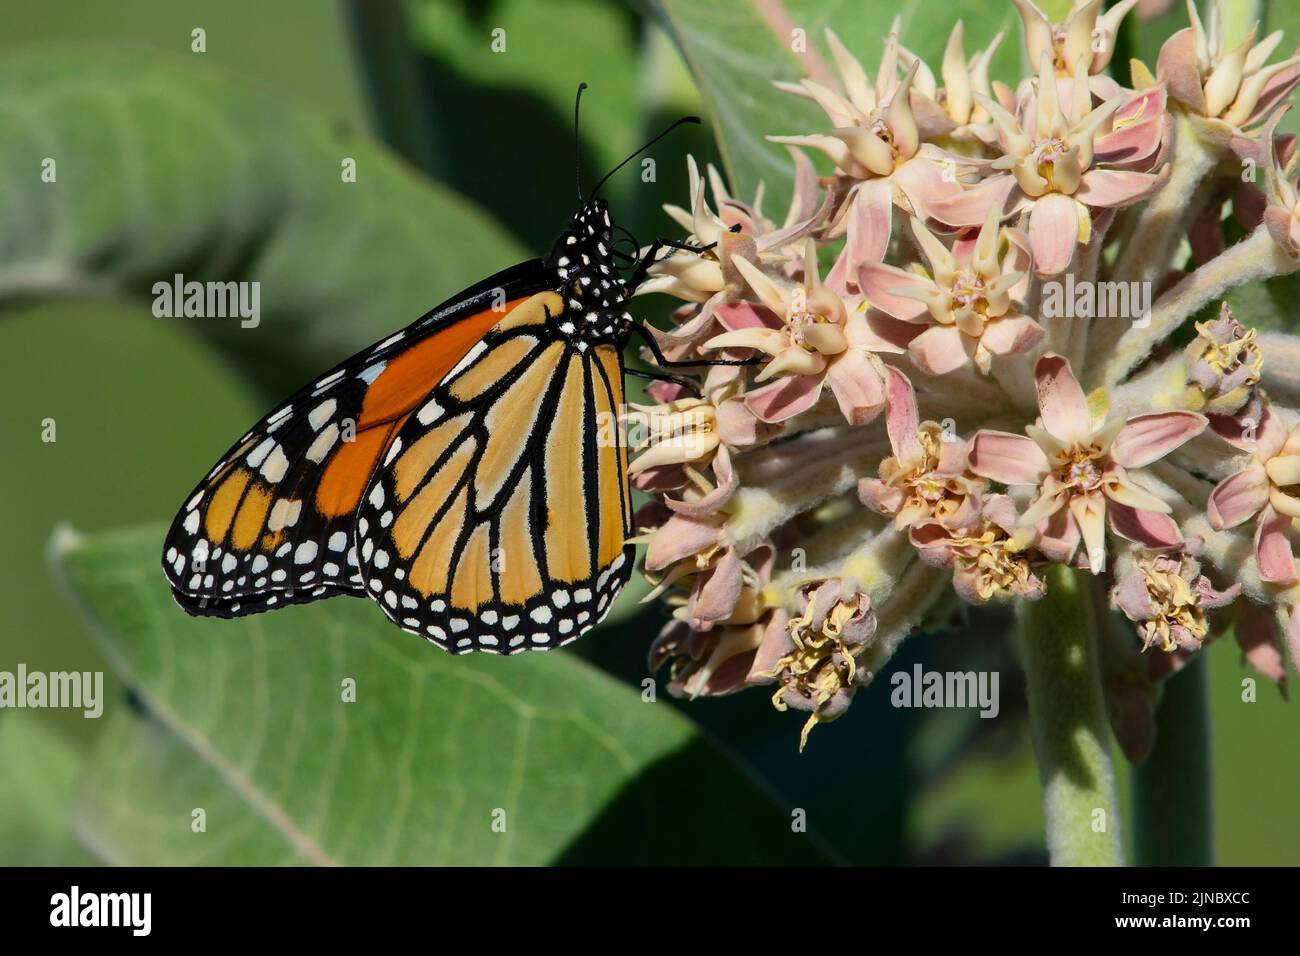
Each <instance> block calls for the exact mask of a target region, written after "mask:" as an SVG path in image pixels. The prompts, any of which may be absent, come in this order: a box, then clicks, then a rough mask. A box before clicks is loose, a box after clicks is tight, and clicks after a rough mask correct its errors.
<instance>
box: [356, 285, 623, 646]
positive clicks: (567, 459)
mask: <svg viewBox="0 0 1300 956" xmlns="http://www.w3.org/2000/svg"><path fill="white" fill-rule="evenodd" d="M563 307H564V303H563V300H562V299H561V298H560V297H559V296H558V295H555V294H554V293H549V292H546V293H539V294H538V295H536V296H534V297H533V298H531V299H530V300H528V301H527V302H524V303H523V304H521V305H520V306H519V307H518V308H517V309H515V310H514V311H513V312H512V313H511V314H510V315H509V316H508V317H506V318H505V319H504V320H503V321H502V322H501V323H500V324H499V325H498V326H497V327H496V328H495V329H494V330H493V331H492V332H490V333H488V334H487V335H486V336H485V337H484V340H483V343H482V346H481V348H479V349H478V350H477V354H475V355H474V356H473V359H472V361H471V362H469V363H466V364H465V365H464V367H463V368H462V369H461V370H459V372H458V374H456V375H454V376H451V377H449V378H448V379H447V380H446V381H444V382H442V383H440V384H439V385H438V386H437V387H436V388H435V389H434V390H433V391H432V393H431V394H430V396H429V397H428V399H427V400H426V402H425V403H424V404H423V405H422V406H421V407H420V408H419V409H418V410H417V412H416V414H414V415H412V416H410V417H409V418H408V419H407V420H406V422H405V424H404V425H403V426H402V428H401V430H400V431H399V433H398V434H397V436H396V437H395V439H394V440H393V443H392V446H391V447H390V449H389V453H388V455H387V456H386V461H385V463H384V466H383V467H382V468H381V469H380V470H379V471H378V472H377V474H376V476H375V478H374V480H373V482H372V484H371V485H370V487H369V489H368V491H367V494H366V497H365V500H364V502H363V505H362V509H361V512H360V518H359V521H358V541H359V545H360V557H361V563H362V566H363V568H362V575H363V578H364V579H365V582H366V587H367V589H368V590H369V591H370V593H371V596H372V597H373V598H375V600H376V601H377V602H378V603H379V605H380V606H381V607H382V608H383V609H384V611H385V613H386V614H388V616H389V617H390V618H392V619H393V621H394V622H396V623H397V624H398V625H400V626H401V627H402V628H404V629H406V630H409V631H412V632H414V633H418V634H420V635H421V636H423V637H426V638H427V639H429V640H432V641H434V642H435V643H437V644H438V645H439V646H442V647H444V648H446V649H448V650H452V651H458V652H464V651H471V650H487V651H495V652H498V653H512V652H514V651H519V650H525V649H539V648H547V647H552V646H556V645H559V644H564V643H567V642H568V641H570V640H573V639H575V638H576V637H578V636H579V635H580V634H582V633H585V632H586V631H587V630H589V629H590V628H591V627H592V626H593V625H594V624H595V623H596V622H597V621H598V620H599V619H600V618H601V617H603V616H604V613H605V611H606V610H607V609H608V607H609V604H610V603H611V602H612V600H613V598H614V596H615V595H616V594H617V593H618V591H619V589H620V588H621V587H622V585H623V583H624V582H626V580H627V577H628V575H629V573H630V571H631V564H632V555H631V553H630V552H631V551H632V549H631V547H625V545H624V541H625V539H626V536H627V533H628V526H629V524H630V504H629V494H628V488H627V483H626V478H625V474H626V467H625V465H626V452H625V450H624V448H623V445H622V441H621V432H620V431H619V430H618V429H617V428H613V429H610V428H608V427H606V428H604V429H598V428H597V427H596V426H597V424H598V423H602V422H605V423H607V422H609V421H611V420H614V419H615V418H616V415H617V410H618V408H619V406H620V404H621V401H622V367H621V365H620V360H619V355H618V352H617V350H616V349H615V348H614V347H613V346H612V345H596V346H594V347H587V346H586V345H580V344H577V343H575V342H574V341H572V340H570V339H567V338H565V337H564V336H563V335H562V334H560V333H559V332H558V331H557V327H556V322H555V317H556V316H558V315H560V314H561V312H562V311H563ZM610 436H613V440H610ZM625 551H626V552H627V553H625Z"/></svg>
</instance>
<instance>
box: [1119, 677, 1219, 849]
mask: <svg viewBox="0 0 1300 956" xmlns="http://www.w3.org/2000/svg"><path fill="white" fill-rule="evenodd" d="M1208 670H1209V668H1208V666H1207V664H1206V656H1205V653H1204V652H1202V653H1200V654H1197V655H1196V656H1195V657H1193V658H1192V659H1191V660H1190V661H1189V662H1188V663H1187V664H1186V666H1184V667H1183V669H1182V670H1181V671H1179V672H1178V673H1177V674H1175V675H1174V676H1173V677H1171V678H1169V680H1168V681H1166V682H1165V686H1164V694H1163V696H1162V697H1161V698H1160V704H1159V706H1158V707H1157V708H1156V745H1155V749H1154V750H1152V751H1151V756H1149V757H1148V758H1147V759H1146V760H1145V761H1144V762H1143V763H1142V764H1141V765H1139V766H1137V767H1135V768H1134V771H1133V856H1134V860H1135V862H1136V863H1137V864H1138V865H1139V866H1212V865H1213V864H1214V812H1213V796H1212V781H1211V779H1210V719H1209V716H1210V712H1209V682H1208V680H1207V673H1208Z"/></svg>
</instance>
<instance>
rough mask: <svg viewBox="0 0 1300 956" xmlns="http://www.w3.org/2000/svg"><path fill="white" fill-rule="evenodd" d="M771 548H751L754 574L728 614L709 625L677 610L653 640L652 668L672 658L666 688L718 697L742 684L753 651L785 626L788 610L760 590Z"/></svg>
mask: <svg viewBox="0 0 1300 956" xmlns="http://www.w3.org/2000/svg"><path fill="white" fill-rule="evenodd" d="M772 558H773V551H772V549H771V548H770V547H764V548H760V549H758V550H756V551H755V552H753V553H751V555H750V559H749V560H750V561H751V562H752V566H751V565H747V567H749V568H750V570H751V577H750V579H749V580H748V581H747V582H746V583H745V585H744V586H743V587H742V589H741V591H740V594H739V595H738V597H737V599H736V602H735V604H734V605H733V607H732V609H731V611H730V613H729V614H727V616H726V617H725V618H722V619H720V620H718V621H716V622H713V626H711V627H709V628H708V629H707V630H701V629H698V628H694V627H692V626H691V624H690V622H689V621H687V620H685V619H684V615H681V614H675V615H674V618H675V619H674V620H672V621H670V622H669V623H668V624H667V625H665V626H664V628H663V629H662V630H661V631H660V632H659V636H658V637H656V638H655V640H654V642H653V643H652V644H651V645H650V653H649V667H650V671H651V673H653V672H655V671H657V670H659V668H661V667H662V666H663V665H664V664H666V663H670V662H671V667H670V674H669V681H668V692H669V693H670V694H672V695H673V696H674V697H690V698H695V697H720V696H722V695H725V694H732V693H735V692H736V691H738V690H743V689H744V688H745V687H747V686H748V684H749V673H750V670H751V668H752V667H753V665H754V658H755V655H756V654H757V653H758V649H759V647H760V646H761V645H762V644H763V643H764V642H765V641H768V642H769V643H770V638H769V634H770V633H772V632H774V631H775V632H778V633H784V632H785V622H786V617H785V613H784V612H783V611H781V610H779V609H773V608H772V607H770V606H769V605H768V604H767V603H766V602H764V600H763V598H762V595H761V593H760V592H761V590H762V586H763V584H765V583H766V582H767V580H768V577H769V576H770V573H771V569H772Z"/></svg>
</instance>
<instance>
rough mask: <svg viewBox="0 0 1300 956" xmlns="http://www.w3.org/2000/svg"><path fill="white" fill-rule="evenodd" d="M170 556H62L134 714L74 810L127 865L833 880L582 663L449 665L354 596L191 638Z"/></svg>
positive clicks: (677, 726)
mask: <svg viewBox="0 0 1300 956" xmlns="http://www.w3.org/2000/svg"><path fill="white" fill-rule="evenodd" d="M161 540H162V529H161V528H159V527H148V528H144V529H139V530H132V531H125V532H119V533H114V534H110V535H104V536H101V537H96V538H93V539H90V540H77V539H75V538H73V537H71V536H70V533H66V532H65V533H64V535H63V536H62V537H61V538H60V540H59V541H58V542H56V547H55V549H54V550H55V556H56V557H55V559H56V562H57V566H58V568H59V569H60V571H61V573H62V575H63V577H64V579H65V581H66V584H67V586H68V588H69V590H70V592H71V593H72V594H73V595H74V597H75V599H76V600H77V601H78V602H79V603H80V604H81V606H82V608H83V610H84V612H85V614H86V615H87V617H88V618H89V619H90V621H91V623H92V625H93V627H94V629H95V631H96V633H97V635H98V637H99V638H100V640H101V643H102V644H103V647H104V649H105V653H106V655H107V656H108V657H109V658H110V659H111V660H112V661H114V664H115V667H116V668H117V669H118V670H119V673H120V674H121V676H122V678H123V680H124V682H125V683H126V684H127V685H128V686H130V687H131V688H132V690H133V692H134V695H135V698H136V699H137V700H138V701H139V702H140V709H142V710H143V714H133V713H132V712H131V711H130V710H129V709H127V708H124V707H118V708H116V713H115V714H114V715H113V722H112V724H111V725H110V727H109V728H108V729H107V733H106V735H105V738H104V740H103V743H102V748H101V750H100V752H99V753H98V754H97V756H96V759H95V762H94V771H93V773H92V775H91V778H90V781H89V783H88V785H87V787H86V789H85V792H84V797H83V801H82V803H81V808H80V820H81V822H80V828H81V830H82V831H83V832H84V833H86V834H87V835H88V837H89V839H90V840H91V842H92V843H93V845H94V846H95V847H96V848H97V849H98V851H99V852H100V853H102V854H103V855H104V856H105V858H107V859H109V860H112V861H113V862H122V863H135V864H173V863H198V862H202V863H242V864H251V863H258V864H274V863H287V862H294V863H346V864H379V863H399V864H431V863H447V864H488V863H510V864H546V863H565V862H571V863H577V862H584V863H586V862H600V863H656V862H657V863H667V862H673V863H678V864H681V863H706V862H707V863H733V864H736V863H746V864H747V863H760V862H803V863H809V862H819V861H824V860H825V859H826V857H825V855H824V854H823V853H822V852H820V851H819V850H818V848H817V847H816V846H815V845H814V844H813V843H812V842H811V840H810V837H809V836H807V835H805V834H796V833H792V832H791V829H792V828H791V817H790V816H788V815H787V814H786V813H785V812H783V811H781V810H778V809H777V808H776V807H775V806H774V804H773V803H772V802H771V801H770V800H769V799H768V798H767V796H766V795H764V794H763V793H762V792H761V791H759V790H758V789H756V787H755V786H754V785H753V784H752V783H751V782H750V781H749V780H748V779H747V778H745V777H744V776H743V775H742V774H741V773H740V772H739V771H737V770H736V769H735V768H734V767H733V766H732V765H731V764H730V762H729V761H728V760H727V758H726V757H724V756H723V755H721V754H720V753H719V752H718V751H716V750H715V749H714V748H713V747H712V746H710V745H709V744H707V743H705V742H704V741H703V740H702V738H701V737H700V736H699V735H698V734H697V732H696V731H695V730H694V729H693V726H692V724H691V723H690V722H689V721H687V720H686V719H685V718H683V717H681V716H680V715H679V714H677V713H675V712H674V711H673V710H672V709H671V708H670V707H668V706H667V705H666V704H665V703H663V702H653V703H647V702H643V701H642V700H641V697H640V695H639V694H638V693H636V692H634V691H633V690H631V689H629V688H628V687H626V686H624V685H621V684H618V683H617V682H615V681H613V680H611V679H610V678H608V677H606V676H605V675H603V674H602V673H600V672H599V671H596V670H594V669H593V668H591V667H589V666H587V665H586V664H584V663H582V662H581V661H580V660H578V659H577V658H575V657H574V656H573V655H570V654H568V653H564V652H557V653H552V654H525V655H522V656H519V657H512V658H502V657H489V656H485V655H484V656H479V655H475V656H473V657H452V656H449V655H445V654H443V653H441V652H439V651H437V650H436V649H435V648H433V647H431V646H429V645H428V644H426V643H424V642H423V641H420V640H418V639H416V638H414V637H412V636H411V635H409V634H404V633H402V632H399V631H397V630H396V629H394V628H393V627H392V626H391V625H390V624H388V623H387V621H386V620H385V619H384V618H383V616H382V615H381V614H380V613H379V612H378V610H377V609H376V608H374V607H371V606H370V604H369V602H368V601H363V600H355V599H347V598H336V599H334V600H331V601H328V602H320V603H317V604H310V605H304V606H299V607H293V608H286V609H283V610H280V611H276V612H274V613H273V614H265V615H258V616H255V617H250V618H243V619H239V620H234V621H219V620H212V619H205V620H196V619H193V618H188V617H186V616H185V615H184V614H183V613H182V612H181V611H180V610H179V609H177V608H176V607H175V606H174V605H173V603H172V601H171V598H170V595H169V594H168V592H167V587H166V585H165V583H164V581H163V578H162V574H161V571H160V570H159V568H158V549H159V547H160V542H161ZM605 639H606V640H613V639H615V637H614V635H613V634H612V633H611V634H607V636H606V637H605ZM348 680H352V681H355V688H356V700H355V702H350V703H349V702H345V701H344V700H343V696H344V694H343V689H344V683H345V681H348ZM196 809H201V810H203V811H204V815H205V823H206V831H205V832H199V833H196V832H193V831H192V829H191V826H192V820H194V819H195V817H194V811H195V810H196ZM502 813H503V814H504V816H502ZM494 819H496V820H501V819H504V822H505V830H504V832H497V831H496V830H494V829H493V822H494Z"/></svg>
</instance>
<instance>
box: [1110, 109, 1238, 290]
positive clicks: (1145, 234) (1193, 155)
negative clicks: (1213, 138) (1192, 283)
mask: <svg viewBox="0 0 1300 956" xmlns="http://www.w3.org/2000/svg"><path fill="white" fill-rule="evenodd" d="M1175 116H1176V118H1177V119H1176V123H1177V126H1176V127H1175V130H1176V133H1175V135H1176V140H1175V142H1176V143H1177V144H1178V145H1177V155H1178V161H1177V162H1176V163H1173V164H1172V168H1171V169H1170V176H1169V178H1168V179H1167V180H1165V184H1164V185H1163V186H1161V187H1160V189H1158V190H1157V191H1156V193H1155V195H1154V196H1152V197H1151V198H1150V199H1149V200H1148V201H1147V203H1146V205H1144V206H1143V207H1142V214H1141V215H1140V216H1139V217H1138V220H1137V224H1136V225H1135V226H1134V229H1133V232H1132V233H1131V234H1130V235H1129V237H1128V239H1127V240H1126V241H1125V243H1124V251H1123V253H1122V254H1121V255H1120V257H1119V259H1118V261H1117V262H1116V263H1115V269H1114V272H1113V275H1112V276H1111V278H1112V279H1116V280H1119V281H1121V282H1152V281H1155V280H1156V279H1159V278H1160V274H1161V273H1162V272H1164V270H1165V269H1167V268H1168V266H1169V261H1170V260H1171V259H1172V258H1173V255H1174V250H1175V248H1176V247H1177V246H1178V243H1179V241H1180V240H1181V239H1182V238H1183V237H1184V236H1185V235H1186V234H1187V227H1188V226H1189V225H1190V224H1191V222H1192V220H1193V219H1195V218H1196V216H1197V215H1199V214H1200V213H1201V211H1202V209H1203V208H1204V202H1203V199H1204V197H1203V196H1202V195H1200V192H1199V191H1200V189H1201V183H1202V180H1204V179H1205V177H1206V176H1208V175H1209V174H1210V172H1211V171H1213V169H1214V167H1215V166H1216V165H1218V163H1219V162H1220V161H1221V160H1222V159H1223V156H1224V154H1225V153H1226V152H1227V149H1226V147H1225V146H1222V145H1219V144H1215V143H1208V142H1206V141H1205V140H1203V139H1202V138H1201V137H1200V136H1199V135H1198V133H1197V130H1196V127H1195V125H1194V124H1193V123H1192V121H1191V120H1189V119H1188V118H1187V116H1186V114H1184V113H1183V112H1182V111H1177V112H1176V113H1175Z"/></svg>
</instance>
